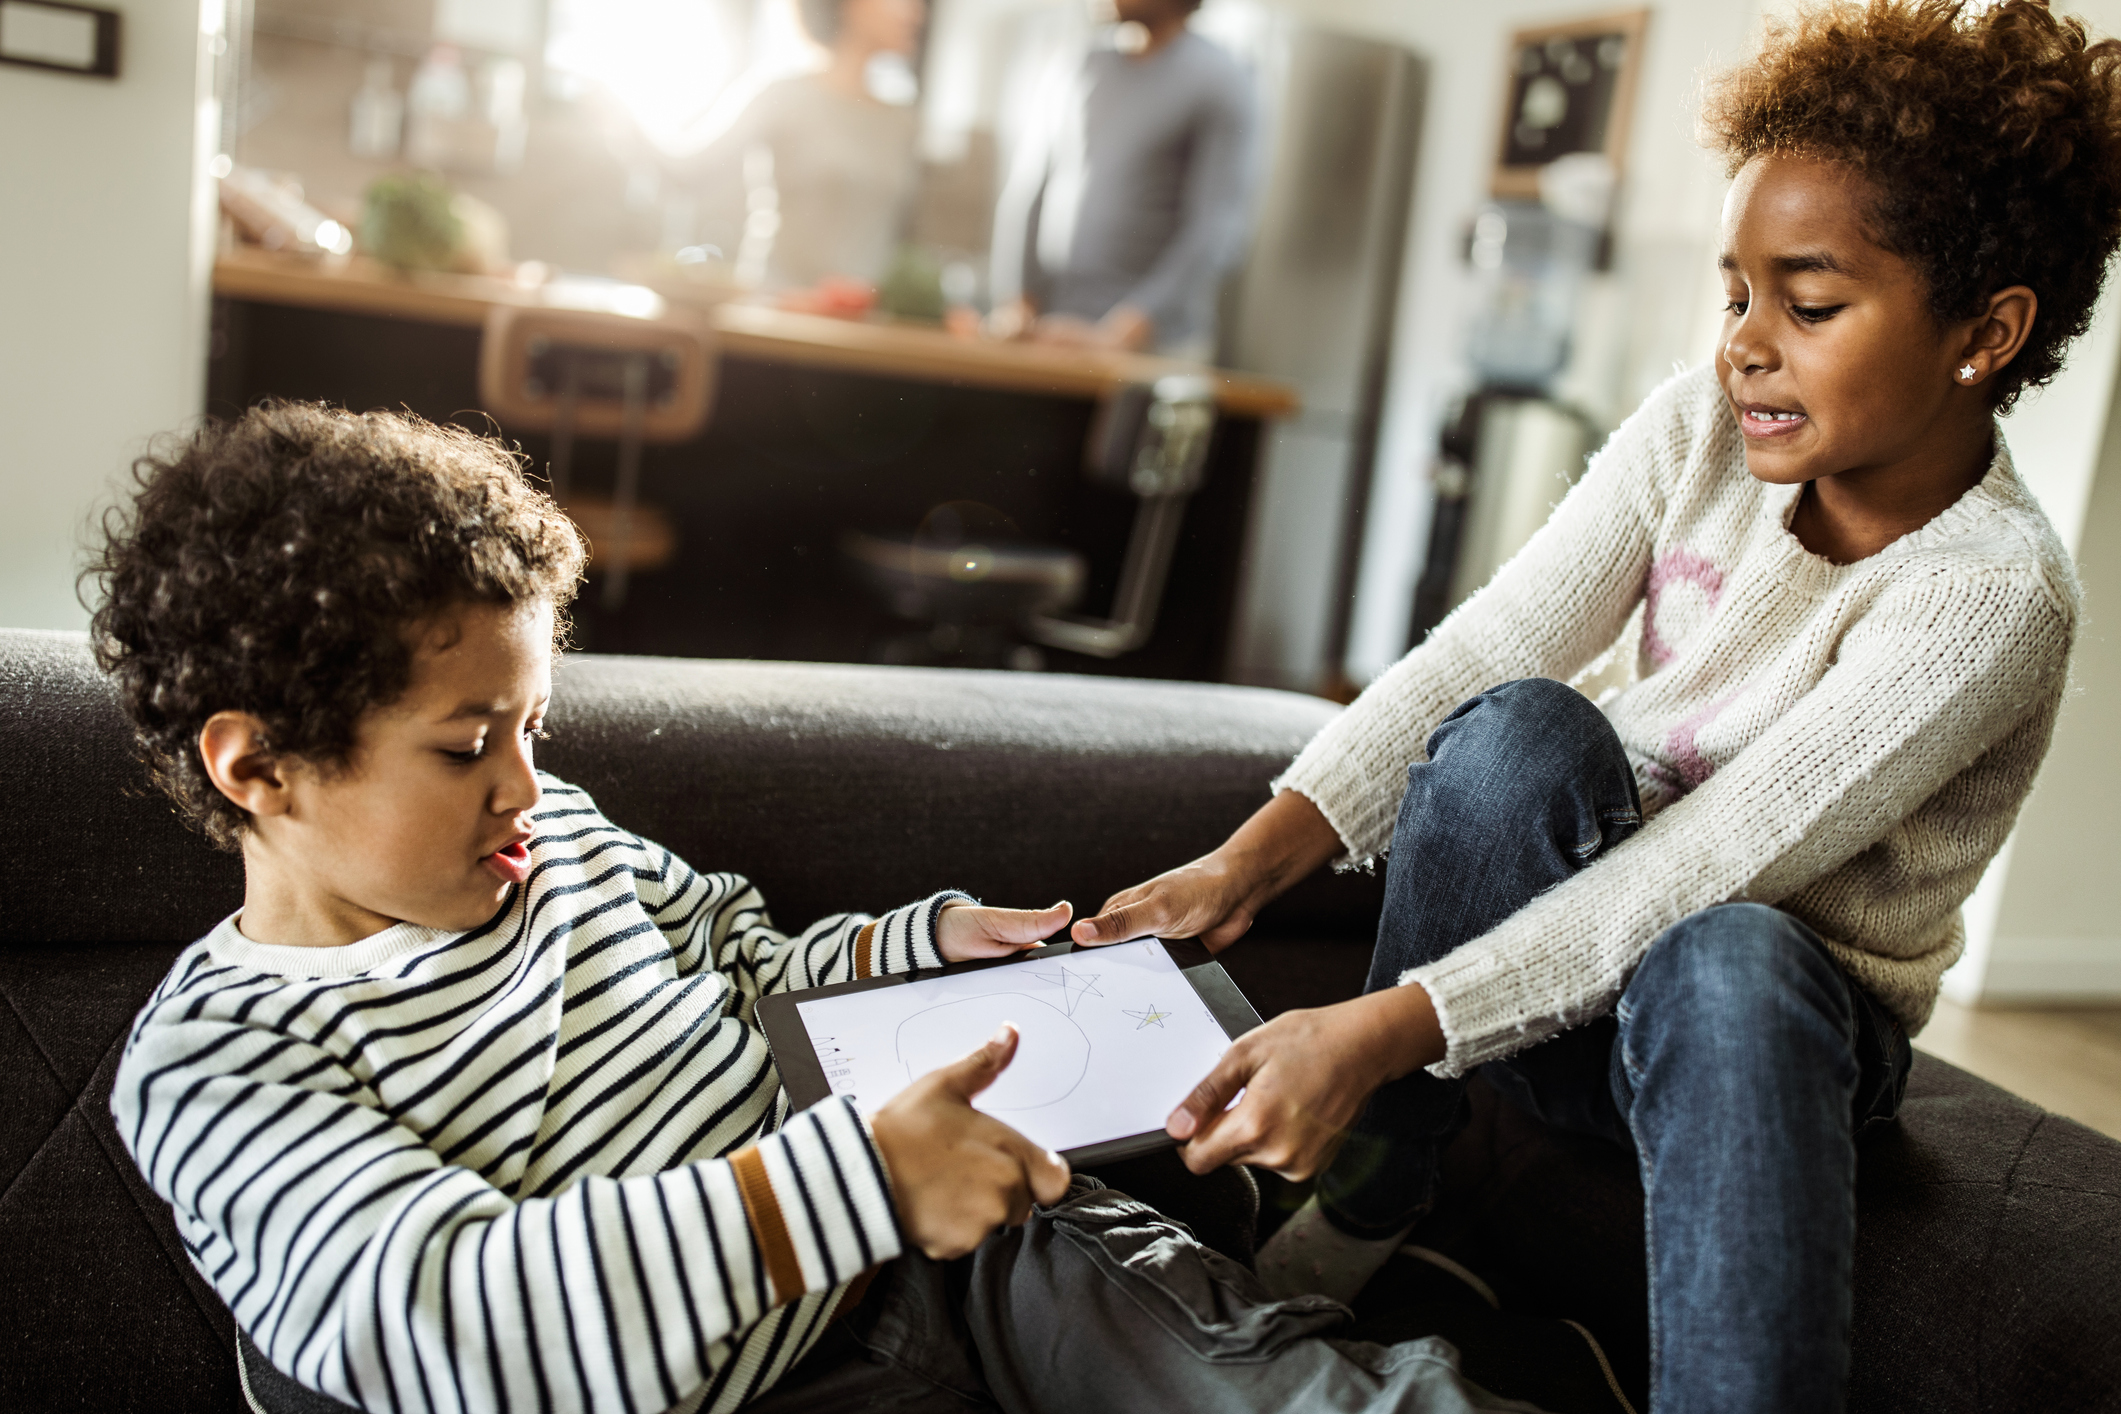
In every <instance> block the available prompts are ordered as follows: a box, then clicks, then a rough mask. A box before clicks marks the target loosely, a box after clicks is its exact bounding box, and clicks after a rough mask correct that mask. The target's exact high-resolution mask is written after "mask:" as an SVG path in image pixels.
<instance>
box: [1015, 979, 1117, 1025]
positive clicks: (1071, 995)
mask: <svg viewBox="0 0 2121 1414" xmlns="http://www.w3.org/2000/svg"><path fill="white" fill-rule="evenodd" d="M1024 970H1025V971H1026V972H1028V973H1030V975H1031V976H1033V977H1036V978H1037V979H1038V980H1039V981H1041V982H1044V983H1046V984H1047V985H1049V986H1054V987H1058V988H1060V989H1061V996H1062V999H1063V1000H1062V1002H1061V1010H1063V1011H1065V1012H1067V1013H1068V1015H1070V1016H1073V1015H1075V1007H1076V1004H1077V1003H1078V1002H1080V1001H1082V999H1083V998H1084V997H1101V996H1103V995H1104V993H1103V992H1100V991H1099V990H1097V979H1098V978H1099V977H1100V976H1102V975H1103V974H1101V973H1097V972H1077V971H1075V970H1074V969H1072V968H1069V967H1063V968H1061V970H1060V971H1059V972H1031V969H1030V968H1028V967H1027V968H1025V969H1024Z"/></svg>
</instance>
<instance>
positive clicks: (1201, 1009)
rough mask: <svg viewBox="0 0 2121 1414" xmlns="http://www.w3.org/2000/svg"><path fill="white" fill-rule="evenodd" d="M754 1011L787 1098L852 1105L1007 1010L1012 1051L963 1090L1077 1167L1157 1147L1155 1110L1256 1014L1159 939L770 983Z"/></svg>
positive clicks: (864, 1104)
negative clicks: (982, 1083) (783, 987)
mask: <svg viewBox="0 0 2121 1414" xmlns="http://www.w3.org/2000/svg"><path fill="white" fill-rule="evenodd" d="M758 1018H759V1023H760V1025H761V1026H763V1027H764V1028H765V1032H766V1040H767V1043H768V1044H769V1045H771V1046H772V1048H773V1063H774V1065H775V1066H776V1067H777V1068H778V1069H779V1070H780V1073H781V1084H782V1085H783V1086H785V1087H786V1088H787V1091H788V1099H789V1101H790V1103H791V1104H793V1105H794V1107H795V1108H796V1109H799V1110H800V1109H807V1108H809V1107H810V1106H811V1105H814V1104H816V1103H817V1102H818V1101H820V1100H822V1099H824V1098H825V1097H826V1096H828V1095H851V1096H853V1097H854V1104H855V1108H856V1109H858V1110H860V1111H861V1112H862V1113H863V1114H864V1115H870V1114H874V1113H876V1111H877V1110H878V1109H879V1108H881V1107H882V1106H883V1105H884V1104H885V1103H886V1102H887V1101H889V1100H890V1099H891V1097H892V1096H894V1095H896V1094H898V1092H899V1091H901V1090H903V1089H905V1088H906V1087H907V1086H908V1085H910V1084H912V1083H913V1082H914V1081H915V1080H917V1079H919V1078H920V1077H921V1076H923V1075H926V1074H927V1073H928V1072H929V1071H932V1070H935V1069H937V1068H938V1067H940V1066H945V1065H948V1064H949V1063H950V1062H951V1061H954V1060H956V1059H957V1058H958V1057H960V1056H962V1055H964V1054H965V1053H966V1052H967V1051H970V1050H972V1049H973V1048H974V1047H975V1046H978V1045H980V1044H981V1043H983V1042H985V1041H986V1040H987V1039H988V1038H989V1037H991V1036H992V1035H993V1034H994V1032H995V1029H996V1028H997V1027H999V1026H1000V1025H1001V1024H1002V1023H1003V1022H1005V1021H1007V1022H1014V1023H1015V1024H1016V1029H1017V1032H1018V1035H1019V1036H1020V1037H1021V1041H1020V1042H1019V1044H1018V1046H1017V1052H1016V1059H1015V1060H1014V1061H1012V1062H1011V1063H1010V1065H1009V1068H1008V1069H1007V1070H1006V1071H1004V1072H1002V1075H1001V1077H1000V1078H999V1079H998V1080H996V1081H995V1082H994V1084H992V1085H991V1086H989V1087H988V1088H987V1089H986V1090H985V1091H983V1092H981V1093H980V1094H979V1095H977V1096H975V1097H974V1098H973V1101H972V1103H973V1105H974V1106H975V1107H976V1108H978V1109H980V1110H983V1111H985V1112H986V1113H988V1114H991V1115H993V1116H994V1117H995V1118H996V1119H999V1120H1001V1121H1002V1122H1003V1123H1004V1124H1007V1125H1009V1126H1010V1127H1012V1128H1014V1129H1016V1130H1018V1131H1020V1132H1022V1133H1023V1134H1024V1135H1025V1136H1026V1137H1028V1138H1030V1139H1031V1140H1033V1141H1034V1142H1036V1143H1038V1144H1041V1145H1043V1146H1044V1147H1046V1148H1048V1149H1053V1150H1057V1151H1058V1152H1059V1153H1060V1155H1061V1156H1062V1157H1063V1158H1065V1159H1067V1160H1068V1162H1069V1163H1071V1164H1074V1165H1075V1166H1077V1167H1078V1168H1080V1167H1082V1166H1084V1165H1088V1164H1097V1163H1110V1162H1113V1161H1115V1160H1118V1159H1128V1158H1133V1157H1135V1156H1136V1155H1139V1154H1147V1153H1151V1152H1154V1151H1155V1150H1157V1149H1164V1148H1169V1147H1171V1146H1172V1145H1173V1144H1174V1143H1175V1142H1176V1141H1174V1140H1173V1139H1172V1138H1171V1137H1170V1136H1169V1135H1167V1134H1165V1133H1164V1120H1165V1119H1166V1118H1167V1117H1168V1116H1169V1115H1170V1113H1171V1111H1172V1110H1174V1109H1176V1108H1177V1107H1178V1102H1179V1101H1180V1100H1183V1099H1184V1098H1185V1097H1186V1095H1187V1094H1188V1093H1189V1092H1191V1090H1192V1089H1193V1087H1194V1086H1196V1085H1198V1084H1199V1083H1200V1082H1201V1079H1202V1078H1203V1077H1204V1076H1206V1075H1207V1073H1208V1072H1209V1071H1210V1070H1212V1069H1214V1068H1215V1063H1216V1062H1217V1061H1219V1060H1221V1059H1222V1054H1223V1052H1224V1051H1226V1050H1228V1049H1229V1047H1230V1042H1231V1041H1233V1040H1235V1039H1236V1038H1237V1037H1239V1036H1242V1035H1243V1034H1244V1033H1245V1032H1247V1031H1250V1030H1251V1029H1252V1028H1253V1027H1255V1026H1257V1025H1259V1013H1258V1012H1256V1011H1254V1010H1253V1009H1252V1004H1251V1003H1250V1002H1248V1001H1246V1000H1245V998H1244V995H1243V993H1241V992H1239V991H1238V990H1237V984H1236V983H1235V982H1232V981H1231V980H1230V974H1229V973H1227V972H1225V971H1223V967H1222V964H1221V963H1219V962H1217V961H1215V959H1214V958H1213V957H1211V956H1210V955H1209V953H1208V950H1207V948H1205V947H1203V946H1202V945H1201V944H1200V943H1198V942H1196V941H1193V940H1191V939H1186V940H1182V941H1172V940H1167V939H1162V938H1142V939H1137V940H1136V941H1134V942H1131V943H1118V944H1114V945H1112V946H1110V947H1101V948H1085V947H1078V946H1076V945H1075V944H1074V943H1068V942H1061V943H1050V944H1047V945H1046V946H1044V947H1040V948H1034V949H1032V950H1031V951H1029V952H1024V953H1018V954H1017V955H1016V956H1014V957H1006V958H991V959H986V960H983V961H979V962H961V963H957V964H954V965H952V966H949V967H941V968H932V969H930V970H928V971H924V972H911V973H904V974H900V975H897V976H891V977H867V978H864V979H862V980H861V981H859V982H841V983H839V984H837V985H835V986H831V987H817V988H813V989H811V990H809V991H804V992H777V993H775V994H773V995H772V996H769V997H765V998H763V999H761V1000H760V1002H759V1004H758Z"/></svg>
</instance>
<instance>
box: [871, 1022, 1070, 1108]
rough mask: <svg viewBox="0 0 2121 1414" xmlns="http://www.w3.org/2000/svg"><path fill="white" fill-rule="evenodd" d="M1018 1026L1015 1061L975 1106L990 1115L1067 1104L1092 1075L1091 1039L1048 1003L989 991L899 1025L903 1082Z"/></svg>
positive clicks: (982, 1093)
mask: <svg viewBox="0 0 2121 1414" xmlns="http://www.w3.org/2000/svg"><path fill="white" fill-rule="evenodd" d="M1005 1021H1013V1022H1015V1023H1016V1031H1017V1036H1018V1038H1019V1039H1018V1041H1017V1047H1016V1059H1015V1060H1013V1061H1011V1062H1010V1063H1009V1068H1008V1069H1007V1070H1005V1071H1003V1072H1002V1073H1001V1078H1000V1079H998V1080H996V1081H995V1082H994V1083H993V1084H992V1085H990V1086H988V1087H987V1088H986V1089H985V1090H983V1091H981V1092H980V1093H979V1095H978V1096H976V1097H975V1098H974V1100H973V1103H974V1104H975V1105H977V1106H979V1108H981V1109H983V1110H985V1111H987V1112H988V1113H990V1114H991V1113H994V1112H997V1111H1004V1110H1035V1109H1038V1108H1039V1107H1040V1106H1042V1105H1051V1104H1055V1103H1058V1102H1059V1101H1061V1100H1065V1099H1067V1098H1068V1096H1069V1094H1070V1093H1071V1092H1073V1091H1074V1089H1075V1087H1076V1086H1077V1085H1079V1084H1081V1083H1082V1078H1083V1074H1084V1072H1086V1071H1087V1070H1089V1068H1090V1038H1089V1037H1088V1036H1086V1035H1084V1034H1083V1028H1082V1027H1080V1026H1077V1025H1076V1024H1075V1023H1074V1022H1073V1021H1072V1020H1070V1019H1069V1017H1068V1014H1067V1013H1066V1012H1064V1011H1062V1010H1061V1009H1060V1008H1059V1007H1057V1006H1054V1005H1053V1004H1052V1003H1051V1002H1046V1001H1041V1000H1040V999H1038V998H1037V997H1034V996H1030V995H1028V994H1026V993H1023V992H992V993H989V994H987V995H986V996H981V997H965V998H963V999H962V1000H959V1001H954V1002H944V1003H942V1004H941V1005H939V1006H932V1007H928V1008H926V1009H925V1010H922V1011H917V1012H915V1013H913V1015H911V1016H909V1017H907V1018H906V1019H905V1020H904V1021H901V1022H900V1023H899V1027H898V1058H899V1060H900V1062H901V1063H903V1064H904V1065H905V1067H906V1079H907V1081H908V1082H911V1081H914V1080H918V1079H920V1077H922V1076H923V1075H926V1074H927V1073H928V1072H929V1071H931V1070H936V1069H939V1068H941V1067H943V1066H946V1065H948V1064H950V1062H952V1061H954V1060H957V1059H958V1058H959V1057H961V1056H963V1055H964V1054H965V1053H966V1052H967V1051H970V1050H972V1049H973V1048H974V1047H976V1046H981V1045H984V1044H985V1043H986V1041H987V1038H988V1037H990V1036H992V1035H993V1034H994V1033H995V1032H996V1031H997V1030H999V1029H1001V1024H1002V1023H1003V1022H1005Z"/></svg>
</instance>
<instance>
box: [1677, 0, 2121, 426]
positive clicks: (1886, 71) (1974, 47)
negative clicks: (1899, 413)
mask: <svg viewBox="0 0 2121 1414" xmlns="http://www.w3.org/2000/svg"><path fill="white" fill-rule="evenodd" d="M1702 132H1703V136H1704V140H1705V141H1706V142H1707V143H1708V144H1709V145H1710V146H1711V147H1714V148H1715V149H1717V150H1718V151H1720V152H1722V153H1723V154H1724V156H1725V157H1726V158H1727V159H1728V162H1729V166H1730V171H1731V173H1732V175H1736V174H1737V172H1738V169H1739V168H1741V167H1743V166H1744V165H1745V164H1746V162H1747V161H1748V160H1750V159H1751V158H1754V157H1757V156H1760V155H1763V154H1769V153H1787V154H1792V155H1799V156H1807V157H1818V158H1825V159H1828V160H1831V161H1836V162H1842V163H1846V164H1847V165H1848V166H1850V167H1852V168H1854V169H1855V170H1857V171H1858V172H1860V173H1862V174H1863V175H1864V176H1865V177H1866V178H1868V179H1869V181H1870V184H1871V187H1872V190H1873V192H1874V193H1875V204H1874V206H1873V208H1872V210H1871V212H1870V224H1871V226H1872V228H1873V232H1874V235H1875V237H1876V239H1877V240H1878V242H1879V244H1881V245H1883V246H1884V247H1886V248H1887V249H1888V250H1891V251H1893V252H1895V253H1896V254H1898V255H1900V256H1901V257H1903V258H1904V259H1906V260H1908V261H1910V262H1911V263H1912V264H1913V265H1914V266H1915V268H1916V269H1917V270H1918V271H1919V272H1920V273H1921V274H1922V276H1923V277H1924V279H1925V280H1926V281H1927V282H1928V285H1929V298H1930V308H1931V310H1932V312H1933V313H1934V314H1935V316H1936V318H1937V321H1938V322H1939V324H1945V323H1951V322H1955V321H1957V320H1961V319H1970V318H1973V317H1974V316H1976V315H1978V314H1980V313H1981V312H1982V310H1983V309H1985V308H1986V306H1987V301H1988V297H1989V296H1990V295H1992V294H1994V293H1995V292H1996V291H1997V290H2000V289H2004V288H2007V287H2008V286H2011V285H2025V286H2028V287H2030V288H2031V289H2032V291H2033V293H2034V294H2036V295H2038V296H2039V300H2040V307H2039V313H2038V315H2037V316H2036V318H2035V320H2034V323H2033V330H2032V333H2031V335H2030V336H2029V337H2028V339H2027V340H2026V344H2025V347H2024V348H2023V349H2021V350H2020V351H2019V353H2018V357H2017V358H2016V359H2014V360H2013V361H2012V362H2011V364H2010V365H2009V366H2008V367H2007V368H2005V369H2003V370H2002V371H2001V372H2000V373H1999V374H1998V376H1997V377H1996V379H1995V381H1994V382H1993V384H1992V385H1991V387H1992V390H1993V391H1992V394H1991V396H1992V397H1993V398H1994V400H1995V406H1996V409H1997V411H1999V412H2007V411H2009V410H2010V407H2011V405H2012V404H2013V403H2014V402H2016V401H2017V397H2018V395H2019V394H2020V393H2021V392H2023V391H2024V390H2025V389H2027V388H2029V387H2037V386H2039V385H2040V384H2042V383H2045V382H2047V381H2048V380H2049V379H2050V378H2053V377H2054V376H2055V374H2056V373H2057V372H2059V371H2060V370H2061V368H2062V354H2063V350H2064V349H2065V348H2066V347H2067V346H2068V344H2069V342H2070V340H2072V339H2074V338H2076V337H2077V335H2079V334H2081V333H2083V332H2084V331H2085V329H2086V327H2087V326H2088V325H2089V324H2090V322H2091V315H2092V307H2093V305H2095V304H2096V303H2097V302H2098V298H2099V287H2100V283H2101V281H2102V280H2103V278H2104V276H2105V272H2106V262H2107V259H2108V257H2109V256H2111V255H2112V254H2113V252H2114V247H2115V243H2116V240H2117V239H2121V43H2117V42H2116V41H2114V40H2111V39H2108V40H2101V41H2099V42H2098V43H2096V44H2095V43H2091V42H2089V41H2088V40H2087V39H2086V36H2085V32H2084V26H2083V24H2082V23H2081V22H2079V21H2077V20H2075V19H2065V18H2059V17H2057V16H2056V15H2054V14H2052V13H2051V12H2050V11H2049V10H2048V8H2047V5H2046V3H2045V0H2001V3H1999V4H1995V5H1992V6H1984V5H1979V4H1969V3H1966V0H1871V3H1869V4H1868V5H1856V4H1847V3H1833V4H1826V5H1822V6H1820V7H1818V8H1813V9H1808V10H1806V11H1805V12H1803V13H1802V14H1800V15H1799V16H1797V17H1796V18H1795V19H1792V20H1788V21H1785V22H1781V23H1777V24H1773V25H1771V26H1770V27H1769V30H1768V36H1767V41H1766V44H1765V45H1764V47H1763V49H1762V52H1761V54H1760V56H1759V58H1758V59H1757V60H1756V61H1754V62H1753V63H1751V64H1748V65H1743V66H1741V67H1739V68H1736V69H1733V70H1731V71H1730V72H1729V73H1726V74H1724V75H1722V76H1721V77H1720V78H1718V79H1717V80H1715V81H1713V83H1712V85H1711V87H1710V90H1709V94H1708V100H1707V103H1706V104H1705V106H1704V108H1703V112H1702Z"/></svg>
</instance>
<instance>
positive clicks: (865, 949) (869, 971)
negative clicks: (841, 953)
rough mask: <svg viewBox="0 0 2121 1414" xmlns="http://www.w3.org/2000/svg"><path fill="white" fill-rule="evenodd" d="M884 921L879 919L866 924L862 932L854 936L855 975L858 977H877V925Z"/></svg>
mask: <svg viewBox="0 0 2121 1414" xmlns="http://www.w3.org/2000/svg"><path fill="white" fill-rule="evenodd" d="M882 921H883V920H881V919H878V920H876V921H875V922H870V923H864V924H863V925H862V931H861V932H859V933H857V934H855V935H854V975H855V976H856V977H874V976H876V928H877V923H880V922H882Z"/></svg>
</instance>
